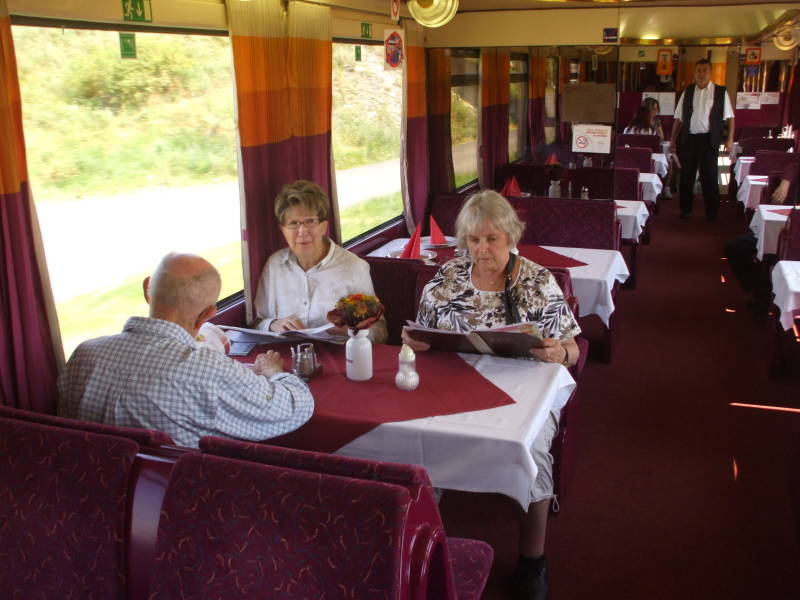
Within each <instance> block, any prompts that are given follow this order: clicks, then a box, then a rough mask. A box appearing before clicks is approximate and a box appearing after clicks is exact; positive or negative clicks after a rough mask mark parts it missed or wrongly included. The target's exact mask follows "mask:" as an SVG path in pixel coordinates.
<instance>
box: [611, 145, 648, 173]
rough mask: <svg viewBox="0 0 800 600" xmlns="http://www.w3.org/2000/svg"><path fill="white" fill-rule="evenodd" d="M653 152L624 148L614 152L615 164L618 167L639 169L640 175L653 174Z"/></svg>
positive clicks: (643, 149) (645, 149)
mask: <svg viewBox="0 0 800 600" xmlns="http://www.w3.org/2000/svg"><path fill="white" fill-rule="evenodd" d="M652 155H653V151H652V150H650V148H623V147H622V146H617V148H616V149H615V150H614V164H615V165H616V166H617V167H627V168H633V169H639V172H640V173H652V172H653V165H652V160H653V156H652Z"/></svg>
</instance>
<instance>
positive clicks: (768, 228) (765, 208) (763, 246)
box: [750, 204, 800, 260]
mask: <svg viewBox="0 0 800 600" xmlns="http://www.w3.org/2000/svg"><path fill="white" fill-rule="evenodd" d="M792 210H793V209H792V207H791V206H783V205H782V204H759V205H758V206H757V207H756V210H755V212H754V213H753V218H752V220H751V221H750V230H751V231H752V232H753V235H755V236H756V256H757V257H758V260H764V255H765V254H777V252H778V236H779V235H780V232H781V229H783V228H784V227H785V225H786V221H788V220H789V215H790V214H791V212H792ZM795 210H800V209H795Z"/></svg>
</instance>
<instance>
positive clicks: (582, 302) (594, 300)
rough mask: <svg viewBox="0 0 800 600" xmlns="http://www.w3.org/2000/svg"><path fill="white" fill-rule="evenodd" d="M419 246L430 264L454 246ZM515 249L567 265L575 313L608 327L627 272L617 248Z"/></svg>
mask: <svg viewBox="0 0 800 600" xmlns="http://www.w3.org/2000/svg"><path fill="white" fill-rule="evenodd" d="M408 241H409V238H396V239H394V240H391V241H389V242H387V243H386V244H384V245H383V246H381V247H379V248H376V249H375V250H373V251H372V252H370V253H369V256H381V257H389V256H395V255H396V253H398V252H399V251H401V250H402V249H403V248H404V247H405V245H406V244H407V243H408ZM421 249H422V250H423V251H427V252H429V253H430V257H429V258H427V259H425V262H426V263H427V264H431V265H442V264H444V263H445V262H447V261H448V260H450V259H451V258H452V257H453V256H454V250H455V249H454V248H452V247H451V248H434V247H430V246H428V247H426V245H425V244H424V243H423V244H422V246H421ZM517 252H518V253H519V255H520V256H524V257H525V258H528V259H529V260H532V261H534V262H536V263H537V264H540V265H542V266H543V267H560V268H566V269H568V270H569V274H570V278H571V279H572V290H573V293H574V295H575V296H576V297H577V299H578V304H579V307H580V314H579V315H578V316H579V317H584V316H587V315H597V316H598V317H599V318H600V320H601V321H603V324H604V325H605V326H606V327H608V325H609V319H610V317H611V314H612V313H613V312H614V286H615V283H616V282H619V283H624V282H625V280H627V278H628V277H629V276H630V270H629V269H628V266H627V265H626V264H625V259H624V258H623V256H622V254H621V253H620V252H619V251H618V250H601V249H595V248H569V247H562V246H537V245H535V244H519V245H518V246H517Z"/></svg>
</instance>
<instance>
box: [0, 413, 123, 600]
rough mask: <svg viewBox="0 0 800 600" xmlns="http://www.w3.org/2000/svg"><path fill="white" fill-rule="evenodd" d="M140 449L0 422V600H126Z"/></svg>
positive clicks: (15, 421) (118, 440) (55, 429)
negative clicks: (132, 488) (130, 504)
mask: <svg viewBox="0 0 800 600" xmlns="http://www.w3.org/2000/svg"><path fill="white" fill-rule="evenodd" d="M137 450H138V445H137V444H136V443H135V442H133V441H131V440H127V439H122V438H118V437H111V436H107V435H101V434H97V433H92V432H88V431H76V430H73V429H66V428H62V427H51V426H49V425H42V424H39V423H31V422H26V421H22V420H18V419H9V418H3V417H0V553H2V555H3V558H2V561H0V598H87V599H93V598H96V599H98V600H99V599H101V598H102V599H115V598H117V599H120V600H124V599H125V598H126V589H125V550H124V543H125V542H124V529H125V506H126V502H127V489H128V480H129V475H130V471H131V465H132V464H133V460H134V457H135V456H136V452H137Z"/></svg>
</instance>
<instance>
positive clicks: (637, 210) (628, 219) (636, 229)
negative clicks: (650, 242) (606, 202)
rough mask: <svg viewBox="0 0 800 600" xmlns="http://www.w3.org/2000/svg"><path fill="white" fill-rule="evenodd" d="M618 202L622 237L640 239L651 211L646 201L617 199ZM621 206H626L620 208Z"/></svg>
mask: <svg viewBox="0 0 800 600" xmlns="http://www.w3.org/2000/svg"><path fill="white" fill-rule="evenodd" d="M614 202H616V203H617V206H618V208H617V217H618V218H619V221H620V224H621V226H622V238H623V239H625V240H638V239H639V236H640V235H641V233H642V229H643V228H644V224H645V223H646V222H647V217H649V216H650V213H649V212H648V211H647V207H646V206H645V204H644V202H639V201H638V200H615V201H614ZM620 206H622V207H624V208H619V207H620Z"/></svg>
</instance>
